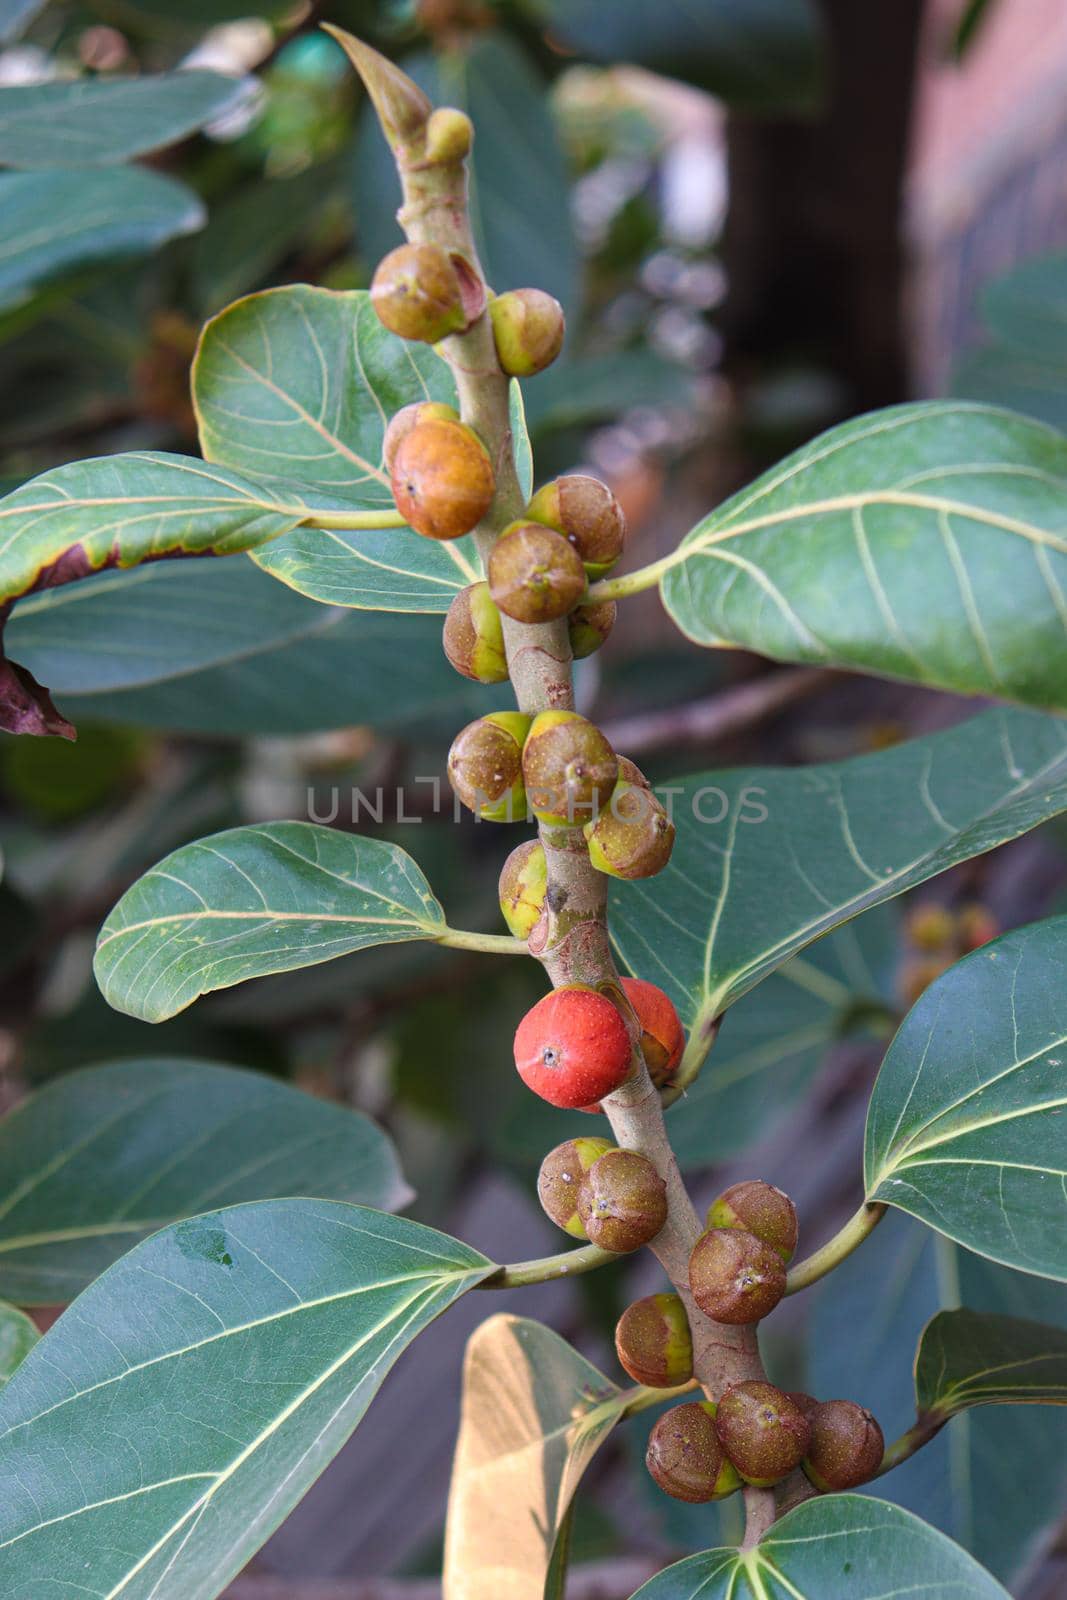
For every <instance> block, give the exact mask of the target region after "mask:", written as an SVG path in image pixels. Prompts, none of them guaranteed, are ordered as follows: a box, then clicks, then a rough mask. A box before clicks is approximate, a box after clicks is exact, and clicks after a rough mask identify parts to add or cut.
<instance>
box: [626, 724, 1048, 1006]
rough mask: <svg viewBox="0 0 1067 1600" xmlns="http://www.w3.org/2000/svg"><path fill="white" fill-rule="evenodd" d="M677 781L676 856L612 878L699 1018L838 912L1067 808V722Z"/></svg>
mask: <svg viewBox="0 0 1067 1600" xmlns="http://www.w3.org/2000/svg"><path fill="white" fill-rule="evenodd" d="M672 788H673V791H674V792H673V795H672V797H671V798H672V811H673V815H674V820H675V823H676V825H677V829H678V833H677V838H676V840H675V846H674V853H673V855H672V857H671V861H670V864H669V866H668V867H667V868H666V870H665V871H663V872H661V873H660V874H659V876H658V877H656V878H651V879H648V880H647V881H645V882H643V883H626V884H613V885H612V887H611V891H610V905H611V931H612V938H613V939H614V941H615V944H616V947H617V949H618V950H619V953H620V955H621V957H622V959H623V961H624V962H625V964H626V965H627V966H628V967H629V969H630V970H631V972H637V973H639V974H640V975H641V977H643V978H649V979H651V980H652V981H653V982H655V983H659V984H661V985H662V986H663V987H664V988H665V989H666V990H667V992H668V993H669V994H670V996H671V998H672V1000H673V1001H674V1002H675V1004H676V1005H677V1006H678V1008H679V1011H680V1013H681V1015H682V1018H683V1021H684V1022H685V1023H686V1026H687V1027H688V1028H689V1029H697V1030H699V1029H700V1028H702V1027H704V1026H706V1025H707V1024H708V1023H709V1022H710V1021H711V1020H712V1018H714V1017H716V1016H717V1015H718V1014H719V1012H720V1011H722V1010H724V1009H725V1007H726V1006H728V1005H731V1004H733V1002H734V1001H735V1000H737V999H738V998H739V997H740V996H741V995H743V994H745V993H746V992H747V991H748V990H749V989H751V988H752V987H753V986H754V985H755V984H757V983H759V982H760V981H761V979H763V978H764V977H766V976H767V975H768V974H769V973H771V972H774V971H776V969H777V968H779V967H780V966H782V965H783V963H784V962H786V961H788V960H789V959H790V957H791V956H793V955H795V954H796V953H797V952H798V951H800V950H802V949H803V948H804V947H805V946H806V945H809V944H811V943H812V942H813V940H815V939H818V938H820V937H821V936H822V935H823V934H824V933H828V932H829V931H830V930H831V929H833V928H835V927H837V926H838V924H840V923H842V922H846V921H847V920H848V919H849V918H850V917H854V916H856V915H857V914H858V913H859V912H861V911H865V910H867V908H868V907H870V906H875V905H878V904H879V903H880V902H882V901H885V900H889V899H891V898H892V897H893V896H894V895H897V894H900V893H902V892H903V891H904V890H905V889H910V888H912V887H913V886H914V885H915V884H918V883H922V882H924V881H925V880H926V879H927V878H932V877H934V876H935V875H936V874H937V873H939V872H944V871H945V870H946V869H947V868H948V867H952V866H955V865H956V863H957V862H960V861H966V860H968V859H970V858H971V857H972V856H976V855H980V854H981V853H982V852H983V851H985V850H990V849H992V848H993V847H994V846H995V845H998V844H1002V843H1004V842H1005V841H1006V840H1008V839H1014V838H1016V837H1017V836H1018V835H1019V834H1021V833H1025V832H1026V831H1027V829H1029V828H1033V827H1036V826H1037V824H1038V823H1040V822H1044V821H1046V820H1047V819H1048V818H1049V817H1054V816H1056V815H1058V814H1059V813H1060V812H1063V811H1064V810H1067V725H1065V724H1064V723H1063V722H1061V721H1060V720H1059V719H1058V718H1055V717H1049V716H1044V715H1042V714H1040V713H1035V712H1023V711H1007V710H1001V711H991V712H988V713H986V714H985V715H983V716H980V717H974V718H972V719H971V720H970V721H968V722H964V723H962V724H960V725H959V726H958V727H955V728H950V729H949V730H948V731H947V732H944V733H938V734H933V735H931V736H929V737H927V738H922V739H913V740H910V741H908V742H907V743H906V744H900V745H896V746H894V747H893V748H892V749H889V750H883V751H879V752H878V753H877V754H875V755H868V756H856V757H853V758H852V759H851V760H849V761H836V762H828V763H825V764H821V765H817V766H810V767H803V768H773V767H765V768H742V769H739V770H737V771H729V772H718V773H716V772H710V773H702V774H699V775H698V776H696V777H691V778H685V779H682V780H679V781H678V783H676V784H674V785H664V786H663V791H664V793H665V794H666V793H668V792H669V791H670V790H671V789H672Z"/></svg>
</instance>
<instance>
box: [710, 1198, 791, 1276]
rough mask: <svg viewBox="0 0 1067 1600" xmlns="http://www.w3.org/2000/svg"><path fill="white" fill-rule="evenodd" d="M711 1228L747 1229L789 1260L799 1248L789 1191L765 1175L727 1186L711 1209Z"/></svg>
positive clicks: (784, 1259)
mask: <svg viewBox="0 0 1067 1600" xmlns="http://www.w3.org/2000/svg"><path fill="white" fill-rule="evenodd" d="M708 1227H709V1228H747V1229H748V1231H749V1233H754V1234H755V1235H756V1238H757V1239H762V1240H763V1243H764V1244H769V1245H770V1247H771V1249H772V1250H777V1252H778V1254H779V1255H780V1256H781V1258H782V1260H783V1261H785V1262H787V1263H788V1262H790V1261H792V1259H793V1256H794V1254H795V1252H796V1248H797V1208H796V1206H795V1205H794V1204H793V1202H792V1200H790V1198H789V1196H788V1195H787V1194H783V1193H782V1191H781V1189H776V1188H775V1187H774V1185H773V1183H764V1182H763V1180H762V1178H748V1179H746V1180H745V1181H744V1182H743V1183H732V1184H731V1185H730V1187H729V1188H728V1189H724V1190H723V1192H722V1194H721V1195H720V1196H719V1198H718V1199H717V1200H713V1201H712V1203H711V1206H710V1208H709V1210H708Z"/></svg>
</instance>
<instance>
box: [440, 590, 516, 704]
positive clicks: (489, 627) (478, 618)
mask: <svg viewBox="0 0 1067 1600" xmlns="http://www.w3.org/2000/svg"><path fill="white" fill-rule="evenodd" d="M442 643H443V644H444V648H445V655H446V656H447V657H448V659H449V661H450V662H451V664H452V666H454V667H455V669H456V671H457V672H461V673H462V674H463V676H464V677H465V678H472V679H473V680H474V682H475V683H504V682H505V681H506V679H507V675H508V658H507V654H506V652H505V650H504V630H503V628H502V627H501V625H500V612H499V611H498V610H497V608H496V606H495V605H494V604H493V601H492V596H491V595H490V593H489V585H488V584H487V583H472V584H469V585H468V586H467V588H466V589H461V590H460V591H459V593H458V594H457V596H456V598H455V599H454V600H453V602H452V604H451V605H450V606H449V608H448V615H447V616H446V618H445V627H444V633H443V635H442Z"/></svg>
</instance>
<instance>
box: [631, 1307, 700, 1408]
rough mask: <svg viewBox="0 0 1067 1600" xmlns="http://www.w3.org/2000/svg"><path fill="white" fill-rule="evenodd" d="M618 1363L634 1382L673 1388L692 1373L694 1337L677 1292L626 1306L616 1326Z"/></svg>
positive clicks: (684, 1381) (659, 1387) (653, 1387)
mask: <svg viewBox="0 0 1067 1600" xmlns="http://www.w3.org/2000/svg"><path fill="white" fill-rule="evenodd" d="M615 1353H616V1355H617V1356H618V1358H619V1365H620V1366H621V1367H622V1368H623V1370H624V1371H625V1372H628V1373H629V1375H630V1377H631V1378H632V1379H633V1380H634V1382H635V1383H643V1384H647V1386H648V1387H649V1388H650V1389H673V1388H674V1387H675V1385H676V1384H679V1383H688V1382H689V1380H690V1378H691V1377H692V1376H693V1337H692V1334H691V1333H690V1331H689V1318H688V1317H687V1316H686V1314H685V1307H684V1305H683V1304H682V1302H681V1300H680V1299H679V1298H678V1296H677V1295H676V1294H649V1295H646V1296H645V1298H644V1299H643V1300H635V1301H634V1303H633V1305H632V1306H627V1307H626V1310H625V1311H624V1312H623V1314H622V1316H621V1317H620V1318H619V1320H618V1323H617V1324H616V1327H615Z"/></svg>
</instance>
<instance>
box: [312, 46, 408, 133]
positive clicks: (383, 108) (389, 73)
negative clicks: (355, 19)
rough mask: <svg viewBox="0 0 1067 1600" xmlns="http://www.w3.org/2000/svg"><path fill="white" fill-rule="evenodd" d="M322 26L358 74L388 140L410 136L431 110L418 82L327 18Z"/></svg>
mask: <svg viewBox="0 0 1067 1600" xmlns="http://www.w3.org/2000/svg"><path fill="white" fill-rule="evenodd" d="M322 26H323V28H324V30H325V31H326V32H327V33H328V34H329V35H330V36H331V38H333V39H336V40H337V43H338V44H339V45H340V46H341V49H342V50H343V51H344V52H345V54H346V55H347V57H348V59H349V61H351V63H352V65H353V66H354V67H355V69H356V71H357V72H358V73H359V75H360V77H361V78H362V80H363V87H364V88H365V89H366V91H367V94H368V95H369V96H370V100H371V104H372V105H373V107H374V109H375V111H376V112H377V113H378V121H379V122H380V123H381V125H382V132H383V133H384V134H385V137H386V138H387V139H388V141H389V143H390V144H391V145H396V144H403V143H406V142H408V141H409V140H411V139H413V138H414V137H415V135H416V134H417V133H418V132H419V131H420V129H421V128H422V127H423V126H424V125H425V123H426V121H427V118H428V117H429V115H430V112H431V111H432V110H433V107H432V105H431V103H430V101H429V100H428V99H427V98H426V96H425V95H424V94H423V92H422V90H421V89H420V88H419V86H418V84H417V83H415V82H414V81H413V80H412V79H411V78H409V77H408V75H407V73H406V72H401V70H400V68H399V67H398V66H396V65H394V63H393V62H392V61H390V60H389V59H388V58H387V57H386V56H383V55H379V53H378V51H377V50H372V49H371V47H370V45H369V44H364V43H363V40H362V39H357V38H355V37H354V36H353V35H352V34H351V33H346V32H345V30H344V29H343V28H334V27H331V25H330V24H329V23H328V22H325V23H323V24H322Z"/></svg>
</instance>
